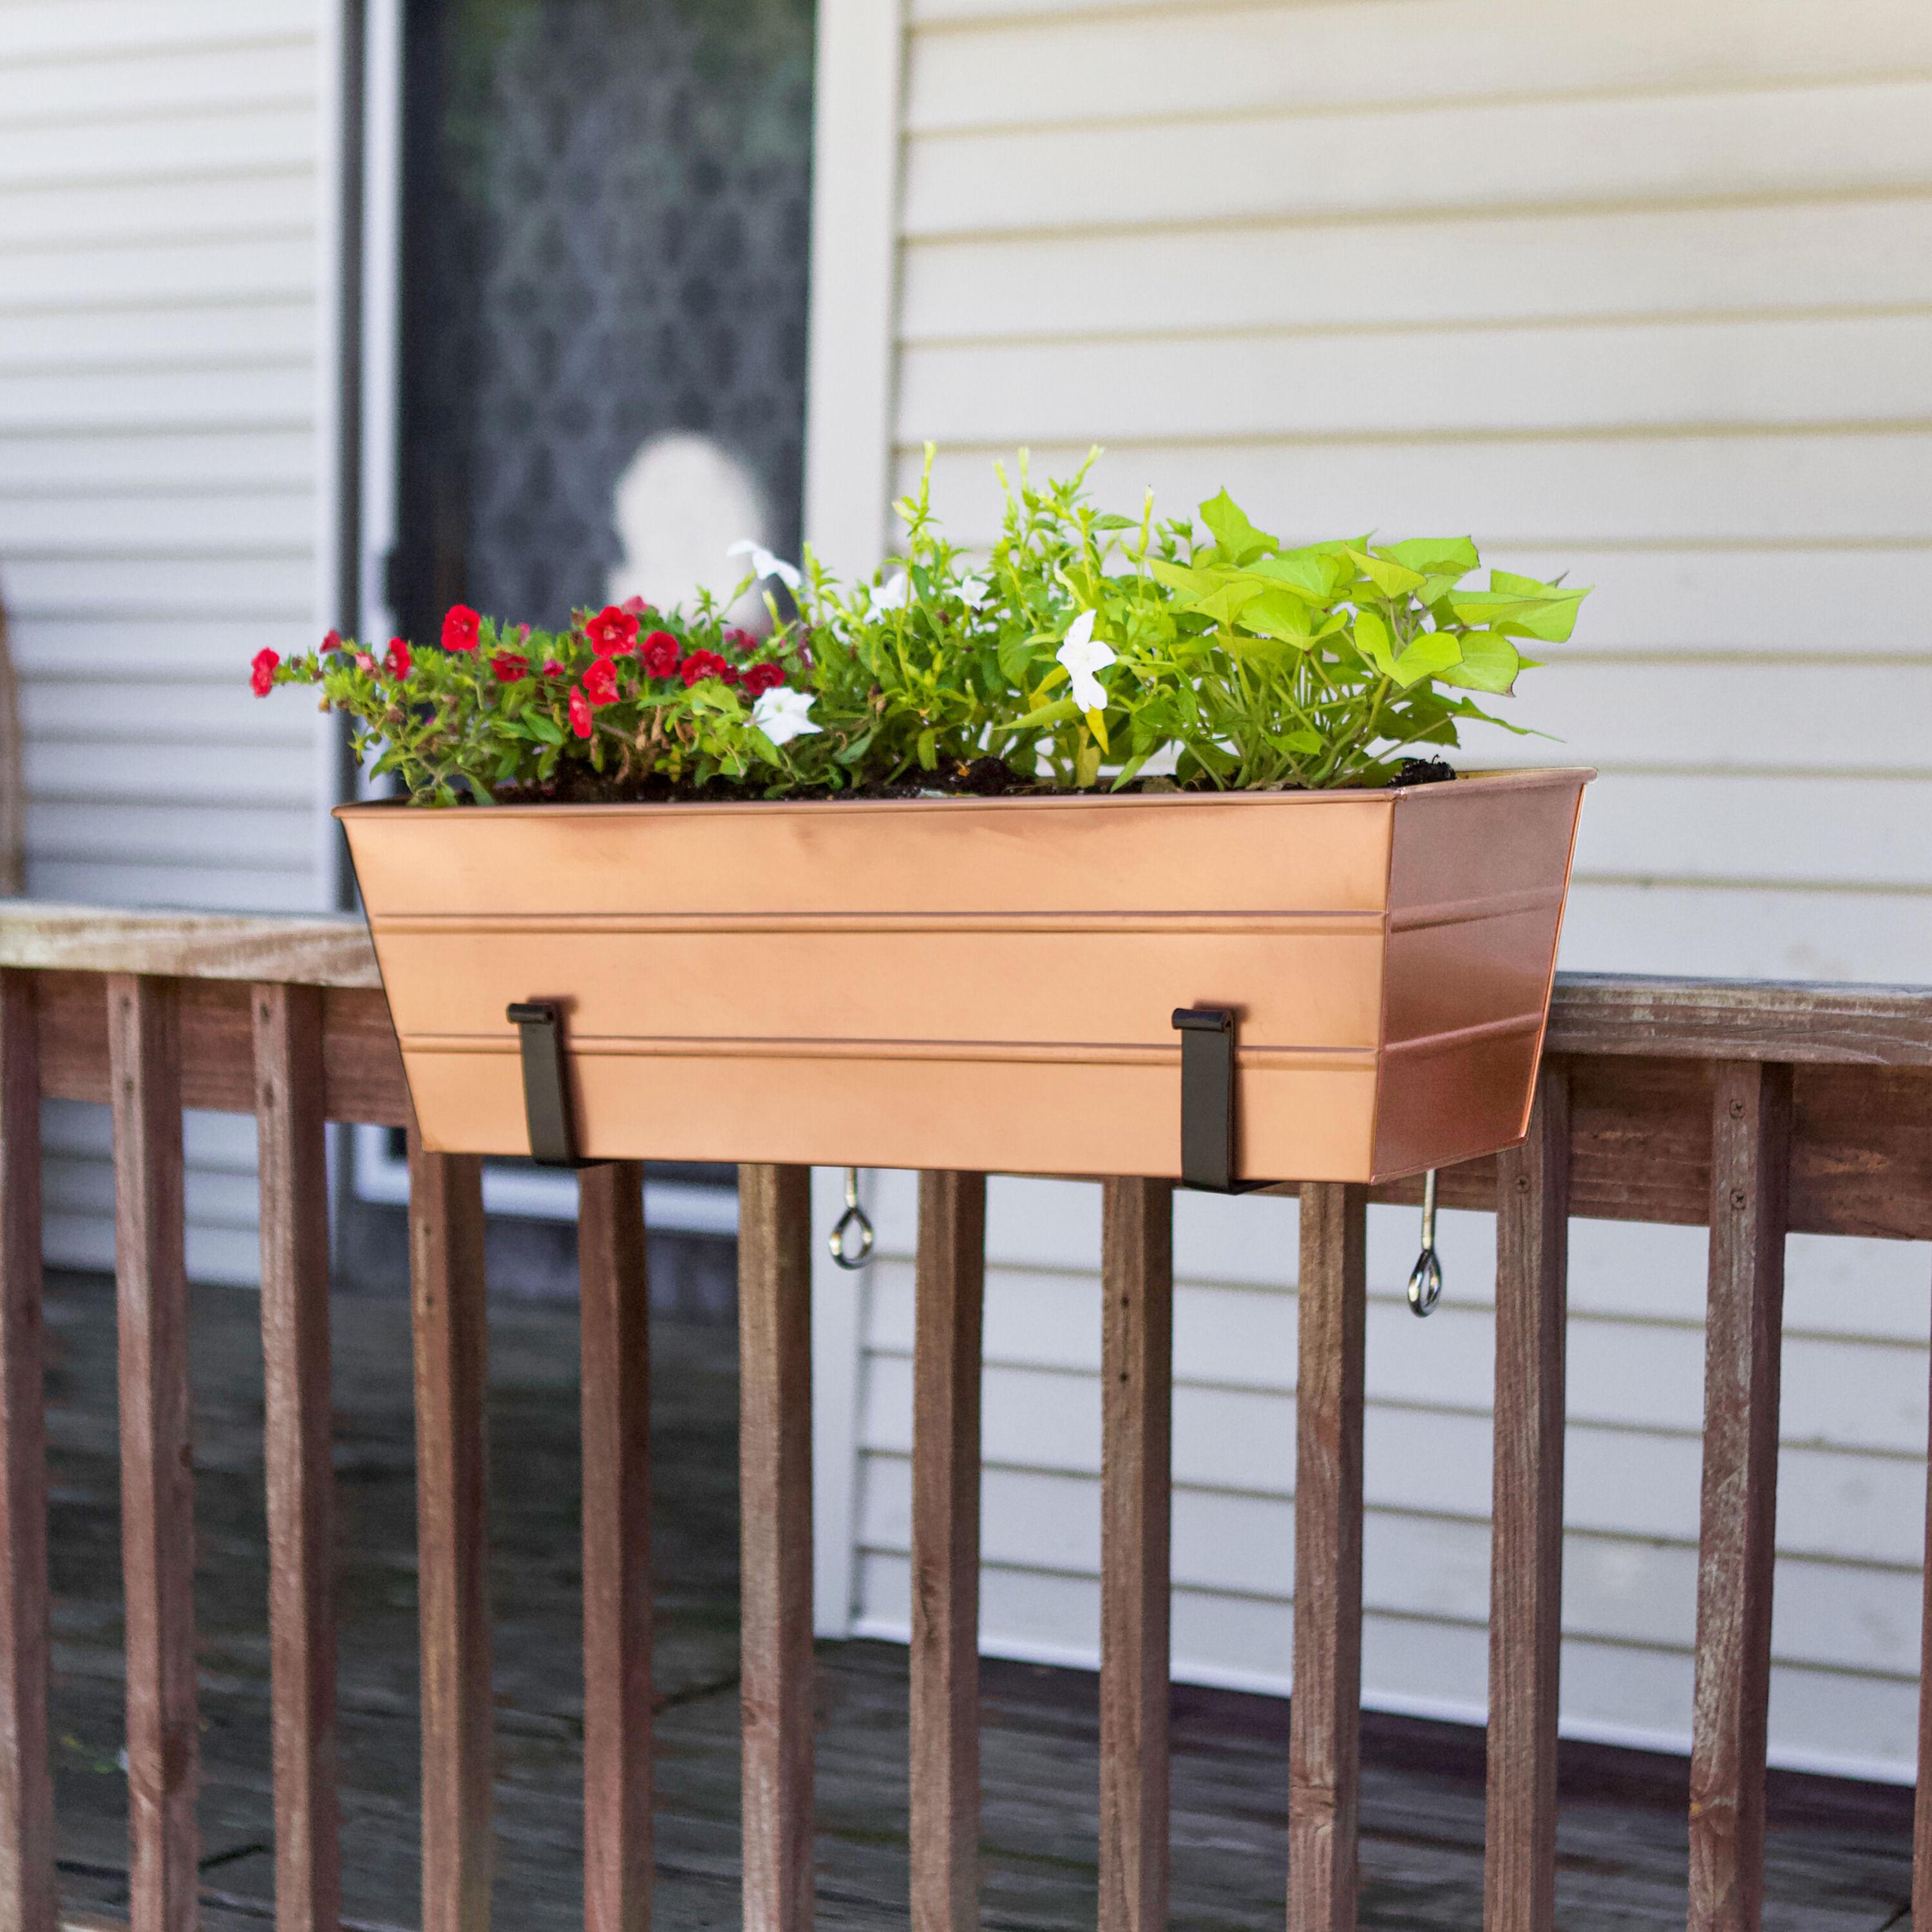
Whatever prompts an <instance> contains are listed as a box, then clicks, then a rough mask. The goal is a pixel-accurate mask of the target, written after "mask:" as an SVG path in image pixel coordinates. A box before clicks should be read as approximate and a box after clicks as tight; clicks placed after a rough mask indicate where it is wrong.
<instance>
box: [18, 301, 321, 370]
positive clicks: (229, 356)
mask: <svg viewBox="0 0 1932 1932" xmlns="http://www.w3.org/2000/svg"><path fill="white" fill-rule="evenodd" d="M316 329H317V315H316V310H315V302H314V296H313V293H307V294H305V298H304V299H302V300H299V301H293V302H215V303H211V302H202V301H193V302H185V303H179V304H175V305H171V306H169V307H166V308H131V307H130V308H111V309H98V310H96V309H89V310H85V311H82V312H81V313H80V314H71V313H63V314H49V315H38V314H29V315H13V316H10V317H7V318H6V320H5V323H4V324H0V378H4V377H7V376H10V375H13V374H26V375H31V374H38V373H41V372H43V371H47V370H50V369H57V370H62V371H68V372H70V374H71V373H74V372H80V373H83V374H84V375H85V376H86V380H89V381H92V380H94V379H95V377H97V376H98V375H100V374H104V373H107V372H108V371H113V370H116V369H127V370H130V371H144V372H145V371H153V370H156V369H166V368H202V369H217V370H220V371H223V372H224V373H225V372H226V371H229V370H232V369H236V368H245V367H246V366H247V365H248V364H250V363H251V362H269V363H282V364H286V363H287V362H291V361H293V360H295V359H299V358H302V359H312V358H313V357H314V354H315V352H316Z"/></svg>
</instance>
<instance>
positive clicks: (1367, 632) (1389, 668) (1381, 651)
mask: <svg viewBox="0 0 1932 1932" xmlns="http://www.w3.org/2000/svg"><path fill="white" fill-rule="evenodd" d="M1394 641H1395V640H1394V638H1393V637H1391V635H1390V634H1389V627H1388V620H1387V619H1385V617H1384V616H1382V613H1381V612H1380V611H1379V610H1358V611H1357V612H1356V613H1355V648H1356V649H1357V650H1358V651H1359V652H1361V654H1362V655H1363V656H1364V657H1365V658H1367V659H1368V661H1369V662H1370V664H1373V665H1374V666H1375V667H1376V670H1379V671H1380V672H1381V673H1382V676H1385V677H1393V676H1394V675H1395V649H1394Z"/></svg>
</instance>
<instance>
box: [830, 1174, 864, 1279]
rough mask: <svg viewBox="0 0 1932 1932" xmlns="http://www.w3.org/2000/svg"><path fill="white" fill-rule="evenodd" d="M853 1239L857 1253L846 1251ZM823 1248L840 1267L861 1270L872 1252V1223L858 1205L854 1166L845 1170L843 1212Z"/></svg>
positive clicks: (857, 1187) (857, 1179)
mask: <svg viewBox="0 0 1932 1932" xmlns="http://www.w3.org/2000/svg"><path fill="white" fill-rule="evenodd" d="M855 1239H856V1242H857V1252H856V1253H848V1252H847V1250H850V1248H851V1247H852V1246H853V1241H854V1240H855ZM826 1247H829V1249H830V1250H832V1259H833V1260H834V1261H835V1262H837V1263H838V1265H839V1266H840V1267H841V1268H863V1267H864V1266H865V1261H866V1258H867V1256H869V1255H870V1254H871V1252H872V1223H871V1220H870V1219H869V1218H868V1216H867V1214H866V1213H865V1209H864V1208H861V1207H860V1206H859V1170H858V1169H856V1167H848V1168H847V1169H846V1170H845V1211H844V1214H841V1215H840V1216H839V1217H838V1226H835V1228H834V1229H832V1232H831V1234H830V1235H829V1237H828V1238H827V1240H826Z"/></svg>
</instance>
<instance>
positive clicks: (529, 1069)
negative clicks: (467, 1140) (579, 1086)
mask: <svg viewBox="0 0 1932 1932" xmlns="http://www.w3.org/2000/svg"><path fill="white" fill-rule="evenodd" d="M508 1018H509V1019H510V1021H511V1023H512V1024H513V1025H514V1026H515V1028H516V1029H517V1034H518V1036H519V1050H520V1052H521V1055H522V1056H523V1120H524V1123H525V1124H526V1126H527V1127H529V1135H530V1158H531V1160H533V1161H535V1163H536V1164H537V1165H538V1166H539V1167H595V1166H597V1165H598V1163H596V1162H595V1161H589V1160H581V1159H580V1158H579V1157H578V1155H577V1127H576V1124H575V1122H574V1121H573V1119H572V1118H571V1111H570V1085H569V1082H568V1078H567V1076H566V1067H565V1060H564V1054H563V1009H562V1007H560V1006H559V1005H558V1004H557V1003H556V1001H554V1000H520V1001H517V1003H516V1004H514V1006H512V1007H511V1008H510V1010H509V1013H508Z"/></svg>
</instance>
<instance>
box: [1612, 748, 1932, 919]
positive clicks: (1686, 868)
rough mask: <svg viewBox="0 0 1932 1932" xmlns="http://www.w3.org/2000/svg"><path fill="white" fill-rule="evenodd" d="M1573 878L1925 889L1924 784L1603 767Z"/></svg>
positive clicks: (1927, 830)
mask: <svg viewBox="0 0 1932 1932" xmlns="http://www.w3.org/2000/svg"><path fill="white" fill-rule="evenodd" d="M1576 868H1577V876H1578V877H1580V878H1585V879H1587V878H1591V877H1610V878H1616V879H1626V878H1631V877H1639V878H1643V877H1651V878H1662V879H1671V880H1679V881H1687V880H1702V879H1712V878H1715V879H1721V880H1757V881H1758V882H1759V883H1770V882H1772V881H1779V882H1782V881H1784V880H1796V881H1798V882H1799V883H1807V882H1808V883H1816V884H1819V885H1829V886H1835V887H1842V886H1912V887H1914V888H1915V889H1918V890H1921V891H1923V890H1925V889H1927V888H1928V887H1932V787H1928V786H1927V784H1926V783H1925V782H1924V781H1923V780H1919V779H1912V778H1811V777H1805V776H1793V777H1789V778H1678V777H1674V776H1672V775H1669V774H1667V773H1659V774H1658V775H1655V776H1654V777H1646V778H1641V779H1640V778H1627V777H1625V776H1623V775H1620V774H1618V773H1616V772H1610V773H1607V774H1606V775H1604V777H1603V778H1600V779H1599V780H1598V781H1597V783H1596V784H1595V785H1593V786H1592V787H1591V790H1590V793H1589V801H1588V803H1587V804H1586V807H1585V809H1584V812H1583V820H1582V822H1581V823H1580V825H1579V826H1578V828H1577V860H1576Z"/></svg>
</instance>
